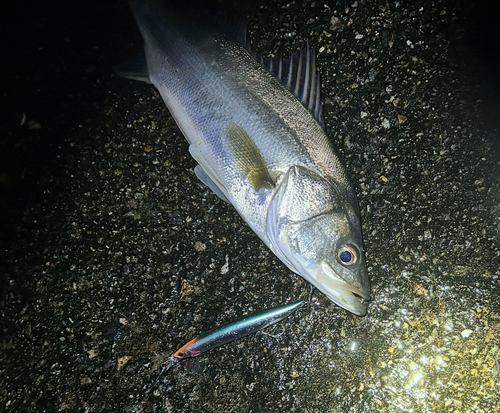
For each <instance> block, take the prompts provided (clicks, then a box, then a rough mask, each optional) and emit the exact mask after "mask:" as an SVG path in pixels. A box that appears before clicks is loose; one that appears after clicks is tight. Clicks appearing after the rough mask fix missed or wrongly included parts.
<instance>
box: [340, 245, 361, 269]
mask: <svg viewBox="0 0 500 413" xmlns="http://www.w3.org/2000/svg"><path fill="white" fill-rule="evenodd" d="M337 258H338V260H339V261H340V263H341V264H344V265H352V264H354V263H356V262H357V261H358V254H357V252H356V250H355V249H354V248H353V247H351V246H350V245H344V246H343V247H341V248H340V249H339V252H338V257H337Z"/></svg>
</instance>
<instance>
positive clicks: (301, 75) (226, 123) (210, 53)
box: [119, 0, 370, 315]
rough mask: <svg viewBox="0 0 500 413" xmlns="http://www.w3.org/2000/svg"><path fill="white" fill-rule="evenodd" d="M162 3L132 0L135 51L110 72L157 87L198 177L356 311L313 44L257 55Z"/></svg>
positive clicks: (365, 290)
mask: <svg viewBox="0 0 500 413" xmlns="http://www.w3.org/2000/svg"><path fill="white" fill-rule="evenodd" d="M170 3H171V2H168V1H167V2H163V1H160V0H151V1H147V0H146V1H144V0H142V1H141V0H131V7H132V11H133V13H134V16H135V19H136V21H137V24H138V26H139V29H140V31H141V33H142V36H143V38H144V54H143V55H142V56H141V58H139V59H138V60H137V61H136V62H135V63H134V64H132V65H130V66H129V67H128V68H124V67H122V68H121V69H120V70H119V73H120V74H121V75H122V76H125V77H129V78H132V79H137V80H143V81H146V82H149V83H152V84H153V85H154V86H155V87H156V88H157V89H158V91H159V93H160V95H161V96H162V98H163V100H164V101H165V103H166V105H167V107H168V109H169V110H170V112H171V113H172V115H173V117H174V119H175V121H176V122H177V125H178V126H179V128H180V129H181V131H182V133H183V134H184V136H185V137H186V139H187V140H188V142H189V152H190V153H191V155H192V156H193V158H194V159H195V160H196V161H197V162H198V166H197V167H196V168H195V172H196V175H197V176H198V177H199V178H200V180H201V181H203V182H204V183H205V184H206V185H207V186H209V187H210V188H211V189H212V190H213V191H214V192H215V193H216V194H217V195H218V196H219V197H220V198H222V199H224V200H225V201H227V202H229V203H230V204H232V205H233V206H234V208H236V210H237V211H238V213H239V214H240V215H241V217H242V218H243V219H244V220H245V221H246V222H247V224H248V225H249V226H250V227H251V228H252V229H253V230H254V231H255V233H256V234H257V235H258V236H259V237H260V238H261V239H262V241H263V242H264V243H265V244H266V245H267V246H268V247H269V248H270V249H271V250H272V251H273V252H274V253H275V254H276V255H277V256H278V257H279V258H280V259H281V261H283V262H284V263H285V264H286V265H287V266H288V267H289V268H290V269H291V270H292V271H293V272H295V273H297V274H300V275H301V276H302V277H304V278H305V279H306V280H308V281H309V282H311V283H312V284H313V285H314V286H315V287H317V288H318V289H319V290H320V291H322V292H323V293H324V294H325V295H326V296H327V297H328V298H330V299H331V300H332V301H334V302H335V303H337V304H338V305H340V306H342V307H343V308H345V309H347V310H349V311H352V312H353V313H355V314H357V315H364V314H365V313H366V307H365V305H364V304H363V303H362V301H361V300H360V298H359V297H361V298H363V299H369V297H370V287H369V283H368V277H367V271H366V264H365V256H364V252H363V249H362V236H361V226H360V216H359V208H358V203H357V199H356V195H355V193H354V190H353V188H352V186H351V184H350V182H349V180H348V178H347V176H346V174H345V171H344V167H343V166H342V165H341V163H340V161H339V159H338V157H337V155H336V154H335V152H334V151H333V148H332V147H331V145H330V143H329V140H328V138H327V136H326V134H325V132H324V129H323V126H322V125H323V121H322V117H321V116H322V115H321V113H322V110H321V103H320V100H319V76H318V75H317V74H316V69H315V57H314V51H313V50H310V49H308V48H306V49H304V50H303V51H302V52H299V53H297V54H296V55H294V56H292V58H290V59H279V58H276V59H269V60H268V61H265V60H261V62H260V63H259V62H258V61H257V59H256V58H255V57H254V56H253V55H252V54H251V53H250V52H249V51H248V50H249V47H248V46H247V44H246V41H245V31H244V28H243V27H242V28H240V30H233V32H234V33H232V35H229V34H226V33H224V32H222V31H218V30H215V29H211V28H209V27H206V26H205V25H204V23H203V22H200V21H198V20H195V19H194V20H191V21H190V20H187V19H185V18H183V17H182V16H181V15H180V14H178V10H177V7H174V6H172V5H171V4H170ZM184 14H186V13H184ZM141 59H142V61H141ZM261 63H262V64H261ZM263 64H264V65H265V66H266V67H267V69H266V68H265V67H264V66H263Z"/></svg>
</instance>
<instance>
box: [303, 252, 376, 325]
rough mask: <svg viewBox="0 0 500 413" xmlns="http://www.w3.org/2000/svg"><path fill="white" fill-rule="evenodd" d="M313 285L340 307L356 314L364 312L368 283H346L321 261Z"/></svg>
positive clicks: (368, 289) (362, 314)
mask: <svg viewBox="0 0 500 413" xmlns="http://www.w3.org/2000/svg"><path fill="white" fill-rule="evenodd" d="M313 284H314V286H315V287H316V288H317V289H318V290H320V291H321V292H322V293H323V294H325V295H326V296H327V297H328V298H329V299H330V300H332V301H333V302H334V303H336V304H337V305H339V306H340V307H342V308H345V309H346V310H348V311H350V312H352V313H354V314H356V315H358V316H364V315H365V314H366V306H365V305H364V304H363V301H364V300H369V299H370V288H369V286H368V284H367V283H366V286H365V285H362V286H361V288H359V287H356V286H354V285H351V284H348V283H346V282H345V281H343V280H342V279H341V278H340V276H339V275H338V274H337V273H336V272H335V271H334V270H333V268H332V267H330V265H328V264H327V263H325V262H322V263H321V268H320V269H319V271H318V273H317V275H316V277H315V279H313Z"/></svg>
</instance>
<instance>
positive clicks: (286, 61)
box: [257, 43, 325, 129]
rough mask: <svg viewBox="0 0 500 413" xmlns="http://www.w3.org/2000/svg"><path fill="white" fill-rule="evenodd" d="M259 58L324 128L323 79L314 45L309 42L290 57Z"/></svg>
mask: <svg viewBox="0 0 500 413" xmlns="http://www.w3.org/2000/svg"><path fill="white" fill-rule="evenodd" d="M257 60H259V61H260V62H261V64H262V65H263V66H264V67H265V68H266V69H268V70H269V71H270V72H271V73H272V74H273V75H274V76H275V77H277V78H278V80H279V81H280V82H281V83H283V85H284V86H285V87H286V88H287V89H288V90H290V92H292V93H293V94H294V95H295V96H296V97H297V98H298V99H299V100H300V101H301V102H302V104H303V105H304V106H305V107H306V108H307V109H308V110H309V111H310V112H311V113H312V114H313V115H314V117H315V118H316V120H317V121H318V122H319V124H320V125H321V126H322V127H323V129H324V128H325V122H324V120H323V106H322V104H321V94H320V88H321V81H320V75H319V73H318V72H317V71H316V54H315V51H314V47H312V48H311V47H309V43H307V45H306V46H305V47H304V48H303V49H302V50H299V51H298V52H297V53H294V54H293V55H292V56H290V57H288V58H283V57H282V56H276V57H272V58H263V57H257Z"/></svg>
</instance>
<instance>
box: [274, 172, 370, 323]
mask: <svg viewBox="0 0 500 413" xmlns="http://www.w3.org/2000/svg"><path fill="white" fill-rule="evenodd" d="M343 192H345V191H340V190H339V189H337V188H336V184H335V182H333V181H331V180H328V179H325V178H324V177H322V176H320V175H319V174H317V173H316V172H314V171H312V170H310V169H307V168H305V167H302V166H293V167H291V168H290V169H289V170H288V172H287V173H286V174H285V176H284V177H283V180H282V181H281V182H280V184H279V187H278V188H277V190H276V193H275V195H274V198H273V200H272V201H271V205H270V207H269V211H268V216H267V231H268V236H269V239H270V240H271V243H272V246H273V248H274V250H275V253H276V254H277V255H278V256H279V257H280V259H281V260H282V261H283V262H285V263H286V264H287V265H288V267H289V268H290V269H291V270H292V271H294V272H296V273H298V274H300V275H302V276H303V277H304V278H306V279H307V280H308V281H309V282H311V283H312V284H314V285H315V286H316V287H317V288H318V289H320V290H321V291H322V292H323V293H325V294H326V295H327V296H328V297H329V298H330V299H332V300H333V301H335V302H336V303H337V304H339V305H340V306H342V307H344V308H346V309H347V310H349V311H352V312H354V313H355V314H358V315H363V314H364V313H365V311H366V310H365V307H364V306H363V305H362V304H361V302H360V300H359V299H358V298H357V297H355V296H354V295H353V294H352V293H355V294H357V295H359V296H361V297H363V298H369V295H370V294H369V286H368V279H367V274H366V270H365V263H364V255H363V251H362V249H361V229H360V223H359V220H358V219H357V214H356V212H355V206H353V205H351V204H350V202H349V200H348V199H346V198H345V197H343V196H342V195H341V193H343Z"/></svg>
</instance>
